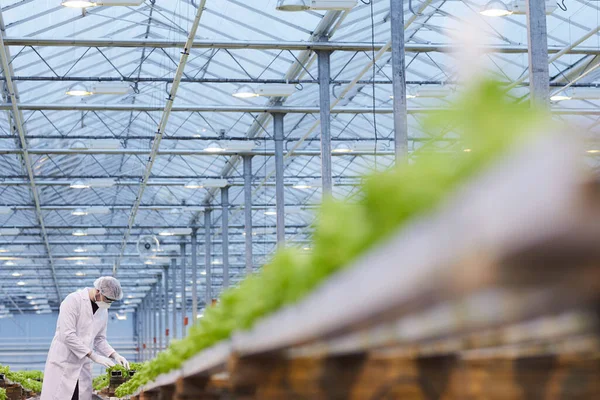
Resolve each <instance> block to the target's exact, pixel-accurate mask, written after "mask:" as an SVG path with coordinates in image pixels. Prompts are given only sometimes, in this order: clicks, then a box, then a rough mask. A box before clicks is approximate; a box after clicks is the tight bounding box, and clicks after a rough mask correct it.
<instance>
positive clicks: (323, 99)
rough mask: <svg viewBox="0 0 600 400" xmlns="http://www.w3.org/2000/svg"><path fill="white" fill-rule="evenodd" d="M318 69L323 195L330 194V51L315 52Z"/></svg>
mask: <svg viewBox="0 0 600 400" xmlns="http://www.w3.org/2000/svg"><path fill="white" fill-rule="evenodd" d="M317 57H318V64H319V65H318V70H319V109H320V112H319V113H320V117H321V118H320V121H321V180H322V187H323V197H325V196H327V195H330V194H331V190H332V179H331V98H330V94H329V79H330V77H331V76H330V74H331V66H330V53H329V52H328V51H323V50H320V51H318V52H317Z"/></svg>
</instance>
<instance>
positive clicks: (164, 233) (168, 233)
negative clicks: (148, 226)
mask: <svg viewBox="0 0 600 400" xmlns="http://www.w3.org/2000/svg"><path fill="white" fill-rule="evenodd" d="M158 236H175V232H172V231H162V232H159V233H158Z"/></svg>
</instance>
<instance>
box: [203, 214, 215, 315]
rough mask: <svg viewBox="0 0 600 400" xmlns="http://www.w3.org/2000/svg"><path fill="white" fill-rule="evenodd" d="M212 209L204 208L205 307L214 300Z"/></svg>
mask: <svg viewBox="0 0 600 400" xmlns="http://www.w3.org/2000/svg"><path fill="white" fill-rule="evenodd" d="M210 216H211V210H210V208H207V209H206V210H204V271H205V272H206V286H205V290H204V309H205V310H206V309H207V308H208V307H210V304H211V302H212V298H213V294H212V271H211V268H210V266H211V264H210V263H211V251H210V241H211V236H210V230H211V221H210Z"/></svg>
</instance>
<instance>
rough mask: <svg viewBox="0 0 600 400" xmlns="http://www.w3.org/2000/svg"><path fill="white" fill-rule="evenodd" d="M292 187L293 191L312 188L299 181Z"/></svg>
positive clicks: (306, 183)
mask: <svg viewBox="0 0 600 400" xmlns="http://www.w3.org/2000/svg"><path fill="white" fill-rule="evenodd" d="M292 187H293V188H294V189H310V188H312V186H311V185H309V184H308V182H306V181H299V182H298V183H296V184H295V185H294V186H292Z"/></svg>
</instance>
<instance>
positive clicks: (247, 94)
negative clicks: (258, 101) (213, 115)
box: [231, 85, 258, 99]
mask: <svg viewBox="0 0 600 400" xmlns="http://www.w3.org/2000/svg"><path fill="white" fill-rule="evenodd" d="M231 95H232V96H233V97H237V98H238V99H249V98H251V97H258V94H257V93H256V91H255V90H254V89H252V88H251V87H250V86H248V85H242V86H240V87H239V88H237V89H236V90H235V92H233V93H232V94H231Z"/></svg>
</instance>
